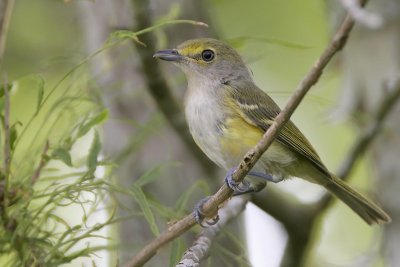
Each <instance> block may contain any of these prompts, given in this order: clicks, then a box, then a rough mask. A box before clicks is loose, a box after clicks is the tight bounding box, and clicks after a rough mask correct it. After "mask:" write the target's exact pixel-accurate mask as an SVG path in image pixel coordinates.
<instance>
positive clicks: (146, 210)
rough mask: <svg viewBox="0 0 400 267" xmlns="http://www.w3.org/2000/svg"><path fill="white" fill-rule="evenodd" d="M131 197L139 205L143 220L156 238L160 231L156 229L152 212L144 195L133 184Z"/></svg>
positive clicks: (140, 189)
mask: <svg viewBox="0 0 400 267" xmlns="http://www.w3.org/2000/svg"><path fill="white" fill-rule="evenodd" d="M132 196H133V197H134V198H135V200H136V201H137V203H138V204H139V207H140V209H141V210H142V212H143V215H144V218H145V219H146V221H147V222H148V223H149V225H150V230H151V232H152V233H153V234H154V235H155V236H158V235H159V234H160V231H159V229H158V227H157V224H156V219H155V218H154V215H153V212H152V211H151V209H150V205H149V202H148V201H147V198H146V195H145V194H144V192H143V190H142V188H140V187H139V186H137V185H135V184H134V185H133V186H132Z"/></svg>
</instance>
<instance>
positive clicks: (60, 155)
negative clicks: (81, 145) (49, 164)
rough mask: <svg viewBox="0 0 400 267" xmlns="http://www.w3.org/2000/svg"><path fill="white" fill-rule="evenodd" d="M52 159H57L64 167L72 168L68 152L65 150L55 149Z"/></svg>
mask: <svg viewBox="0 0 400 267" xmlns="http://www.w3.org/2000/svg"><path fill="white" fill-rule="evenodd" d="M52 157H53V158H54V159H59V160H61V161H62V162H64V163H65V164H66V165H68V166H70V167H72V160H71V155H70V153H69V151H68V150H67V149H65V148H57V149H56V150H54V151H53V153H52Z"/></svg>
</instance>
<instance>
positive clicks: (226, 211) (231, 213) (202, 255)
mask: <svg viewBox="0 0 400 267" xmlns="http://www.w3.org/2000/svg"><path fill="white" fill-rule="evenodd" d="M247 202H248V196H242V197H235V198H232V199H231V200H230V201H229V202H228V203H227V204H226V205H225V206H223V207H222V208H221V209H220V210H219V217H220V220H219V221H218V223H217V224H215V225H213V226H210V227H207V228H203V229H202V231H201V233H200V234H199V235H198V236H197V238H196V240H195V241H194V242H193V245H192V246H191V247H189V248H188V249H187V250H186V252H185V253H184V255H183V257H182V260H181V261H180V262H179V263H178V264H177V265H176V267H198V266H200V262H202V261H203V260H205V259H206V258H208V256H209V255H210V248H211V245H212V243H213V242H214V239H215V238H216V237H217V235H218V234H219V233H220V232H221V230H222V229H223V228H224V227H225V226H226V225H227V224H228V223H229V222H230V221H231V220H233V219H234V218H236V217H237V216H238V215H239V214H240V213H241V212H242V211H243V210H244V208H245V206H246V204H247Z"/></svg>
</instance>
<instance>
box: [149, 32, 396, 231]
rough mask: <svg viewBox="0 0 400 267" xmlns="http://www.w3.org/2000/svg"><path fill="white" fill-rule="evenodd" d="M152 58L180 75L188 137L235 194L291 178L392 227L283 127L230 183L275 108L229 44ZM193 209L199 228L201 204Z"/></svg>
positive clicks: (209, 42)
mask: <svg viewBox="0 0 400 267" xmlns="http://www.w3.org/2000/svg"><path fill="white" fill-rule="evenodd" d="M154 58H158V59H161V60H164V61H168V62H172V63H174V64H175V65H176V66H177V67H179V68H180V69H181V70H182V71H183V73H184V74H185V76H186V79H187V84H188V86H187V90H186V92H185V97H184V110H185V116H186V120H187V123H188V126H189V130H190V133H191V135H192V137H193V139H194V141H195V143H196V144H197V145H198V146H199V147H200V149H201V150H202V151H203V152H204V153H205V154H206V155H207V156H208V157H209V158H210V159H211V160H212V161H213V162H214V163H216V164H217V165H218V166H220V167H221V168H224V169H226V170H227V175H226V177H225V182H226V184H227V185H228V186H229V187H230V188H231V189H232V190H233V191H234V195H241V194H246V193H256V192H259V191H261V190H262V189H263V188H264V187H265V185H266V183H267V182H268V181H269V182H274V183H279V182H281V181H284V180H287V179H289V178H292V177H296V178H301V179H304V180H306V181H308V182H311V183H314V184H318V185H321V186H323V187H324V188H325V189H326V190H327V191H329V192H330V193H332V194H333V195H334V196H336V197H337V198H339V199H340V200H341V201H343V202H344V203H345V204H347V205H348V206H349V207H350V208H351V209H352V210H353V211H354V212H355V213H356V214H358V215H359V216H360V217H361V218H362V219H363V220H364V221H365V222H366V223H368V224H370V225H371V224H381V223H386V222H389V221H390V220H391V218H390V216H389V215H388V214H387V213H386V212H385V211H383V210H382V209H381V208H380V207H379V206H378V205H376V204H375V203H373V202H372V201H370V200H368V199H367V198H365V197H364V196H362V195H361V194H360V193H358V192H357V191H356V190H355V189H353V188H352V187H350V186H349V185H347V184H346V183H345V182H344V181H343V180H342V179H340V178H338V177H337V176H335V175H334V174H333V173H331V172H330V171H329V170H328V169H327V167H326V166H325V165H324V164H323V163H322V160H321V158H320V157H319V155H318V154H317V152H316V150H315V149H314V148H313V146H312V145H311V143H310V142H309V141H308V139H307V138H306V137H305V136H304V135H303V133H302V132H301V131H300V130H299V128H298V127H297V126H296V125H295V124H294V123H293V122H292V121H290V120H289V121H288V122H287V123H286V124H285V125H284V126H283V128H282V130H281V131H280V132H279V134H278V136H277V137H276V139H275V140H274V141H273V143H272V144H271V146H270V147H269V148H268V149H267V151H266V152H264V154H263V155H262V156H261V157H260V159H259V160H258V162H257V163H256V165H255V166H254V167H253V169H252V170H251V171H250V172H249V173H248V175H247V176H246V177H245V179H244V181H243V182H242V183H240V184H239V183H236V182H235V181H234V180H233V177H232V175H233V173H234V172H235V170H236V166H237V165H238V164H239V163H240V162H241V160H242V158H243V157H244V155H245V154H246V153H247V152H248V151H249V150H250V149H251V148H252V147H254V146H255V145H256V144H257V143H258V141H259V140H260V139H261V138H262V136H263V135H264V133H265V132H266V131H267V130H268V128H269V127H270V126H271V124H272V123H273V121H274V119H275V117H276V116H277V115H278V114H279V113H280V111H281V109H280V108H279V106H278V105H277V104H276V103H275V102H274V100H273V99H272V98H271V97H270V96H269V95H268V94H267V93H266V92H265V91H263V90H261V89H260V88H259V87H258V86H257V85H256V84H255V82H254V80H253V77H252V73H251V71H250V70H249V68H247V66H246V65H245V63H244V61H243V59H242V57H241V56H240V55H239V53H238V52H237V51H236V50H235V49H233V48H232V47H231V46H230V45H228V44H227V43H225V42H223V41H220V40H216V39H212V38H200V39H192V40H187V41H185V42H183V43H182V44H180V45H179V46H177V48H175V49H167V50H160V51H157V52H156V53H155V54H154ZM202 203H203V202H199V204H198V205H196V208H197V210H196V208H195V216H196V220H198V222H201V220H202V219H203V218H202V217H201V211H200V208H201V204H202Z"/></svg>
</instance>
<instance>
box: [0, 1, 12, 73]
mask: <svg viewBox="0 0 400 267" xmlns="http://www.w3.org/2000/svg"><path fill="white" fill-rule="evenodd" d="M13 7H14V0H5V1H4V2H3V3H1V4H0V9H1V10H0V12H1V14H0V65H1V62H3V55H4V51H5V49H6V41H7V33H8V27H9V25H10V20H11V14H12V10H13Z"/></svg>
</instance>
